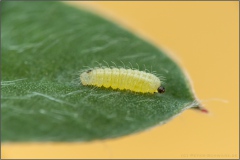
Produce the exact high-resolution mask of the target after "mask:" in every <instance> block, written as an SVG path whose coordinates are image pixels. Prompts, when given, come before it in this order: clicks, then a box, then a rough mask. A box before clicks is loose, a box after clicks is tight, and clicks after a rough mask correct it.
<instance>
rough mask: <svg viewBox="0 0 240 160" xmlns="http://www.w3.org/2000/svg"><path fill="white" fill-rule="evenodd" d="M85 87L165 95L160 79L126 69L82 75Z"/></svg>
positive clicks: (105, 70) (92, 70)
mask: <svg viewBox="0 0 240 160" xmlns="http://www.w3.org/2000/svg"><path fill="white" fill-rule="evenodd" d="M80 80H81V83H82V84H83V85H91V86H97V87H102V86H103V87H105V88H109V87H111V88H112V89H120V90H124V89H125V90H130V91H133V92H140V93H152V94H153V93H156V92H158V93H164V92H165V88H164V87H163V86H162V85H161V81H160V79H159V78H158V77H157V76H155V75H153V74H151V73H147V72H144V71H139V70H133V69H124V68H93V69H90V70H88V71H86V72H83V73H82V74H81V75H80Z"/></svg>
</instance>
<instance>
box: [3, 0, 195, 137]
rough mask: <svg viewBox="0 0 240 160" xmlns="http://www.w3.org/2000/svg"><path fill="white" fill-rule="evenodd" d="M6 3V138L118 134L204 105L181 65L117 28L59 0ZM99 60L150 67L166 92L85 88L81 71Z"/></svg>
mask: <svg viewBox="0 0 240 160" xmlns="http://www.w3.org/2000/svg"><path fill="white" fill-rule="evenodd" d="M1 4H2V13H1V15H2V37H1V38H2V66H1V67H2V81H1V85H2V95H1V107H2V108H1V109H2V140H3V141H89V140H94V139H105V138H113V137H119V136H123V135H127V134H130V133H134V132H139V131H142V130H145V129H147V128H150V127H152V126H157V125H159V124H162V123H165V122H167V121H168V120H169V119H171V118H173V117H174V116H176V115H178V114H179V113H181V112H182V111H184V110H185V109H188V108H191V107H196V106H197V105H198V103H197V101H196V100H195V98H194V95H193V93H192V91H191V88H190V87H189V83H188V81H187V80H186V77H185V75H184V74H183V72H182V71H181V69H180V68H179V66H178V65H177V64H176V63H175V62H174V61H173V60H171V59H170V58H169V57H168V56H167V55H166V54H165V53H163V51H161V50H159V49H158V48H157V47H155V46H153V45H152V44H149V43H148V42H146V41H145V40H142V39H141V38H139V37H137V36H136V35H133V34H132V33H130V32H128V31H126V30H125V29H123V28H121V27H119V26H118V25H116V24H113V23H112V22H109V21H107V20H105V19H103V18H101V17H98V16H97V15H94V14H92V13H89V12H87V11H84V10H80V9H77V8H73V7H71V6H68V5H66V4H63V3H60V2H2V3H1ZM96 61H97V62H99V63H102V64H104V61H106V62H108V63H109V64H111V61H113V62H115V63H116V65H117V66H123V64H122V62H123V63H124V64H126V65H128V66H131V65H129V62H130V63H131V64H133V66H134V67H135V68H137V65H136V63H137V64H138V65H139V70H144V68H145V66H146V68H147V69H149V70H151V69H152V70H154V71H156V73H157V74H160V75H161V76H163V77H165V79H166V80H165V84H164V87H165V88H166V92H165V93H164V94H141V93H133V92H131V91H126V90H124V91H120V90H112V89H106V88H103V87H102V88H96V87H89V86H83V85H81V83H80V79H79V71H81V70H83V69H86V68H84V66H88V67H90V68H92V67H96V66H99V64H98V63H96ZM111 65H113V64H111Z"/></svg>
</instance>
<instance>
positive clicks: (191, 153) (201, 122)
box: [2, 1, 239, 159]
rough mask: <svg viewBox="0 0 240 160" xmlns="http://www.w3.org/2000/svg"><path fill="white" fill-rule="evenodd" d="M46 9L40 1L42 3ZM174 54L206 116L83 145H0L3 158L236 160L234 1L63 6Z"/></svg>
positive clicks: (190, 114)
mask: <svg viewBox="0 0 240 160" xmlns="http://www.w3.org/2000/svg"><path fill="white" fill-rule="evenodd" d="M46 3H47V2H46ZM67 3H68V4H70V5H74V6H76V7H79V6H80V7H85V8H88V9H90V10H91V11H94V12H97V13H100V15H103V16H105V17H107V18H108V19H112V20H113V21H115V22H116V23H120V24H121V25H123V26H124V27H125V28H128V29H129V30H130V31H133V32H134V33H136V34H140V35H141V36H143V37H144V38H145V39H148V40H149V41H150V42H151V43H154V44H156V45H157V46H160V47H161V48H163V49H167V50H169V51H170V52H172V53H174V55H176V56H177V57H178V59H179V61H180V64H181V65H182V66H183V67H184V68H185V69H186V70H187V71H188V73H189V75H190V77H191V79H192V81H193V83H194V89H195V92H196V94H197V96H198V98H199V99H200V100H202V103H203V104H205V107H206V108H208V109H209V110H210V114H208V115H206V114H202V113H200V112H196V111H194V110H187V111H185V112H184V113H183V114H181V115H180V116H178V117H176V118H175V119H173V120H172V121H170V122H169V123H167V124H165V125H163V126H160V127H155V128H153V129H151V130H147V131H145V132H141V133H138V134H133V135H129V136H125V137H121V138H117V139H110V140H104V141H94V142H90V143H16V144H10V143H9V144H2V158H12V159H13V158H184V159H187V158H191V159H193V158H202V159H203V158H217V159H221V158H227V159H230V158H234V159H236V158H239V54H238V53H239V30H238V29H239V16H238V13H239V2H210V1H207V2H203V1H202V2H197V1H194V2H186V1H182V2H163V1H162V2H160V1H158V2H157V1H152V2H142V1H141V2H140V1H139V2H128V1H122V2H121V1H120V2H110V1H108V2H93V1H92V2H67Z"/></svg>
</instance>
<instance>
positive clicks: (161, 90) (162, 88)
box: [157, 86, 165, 93]
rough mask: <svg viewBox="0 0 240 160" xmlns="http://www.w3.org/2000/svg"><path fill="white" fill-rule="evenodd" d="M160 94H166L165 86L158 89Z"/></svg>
mask: <svg viewBox="0 0 240 160" xmlns="http://www.w3.org/2000/svg"><path fill="white" fill-rule="evenodd" d="M157 90H158V93H164V92H165V88H164V87H163V86H160V87H158V89H157Z"/></svg>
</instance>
